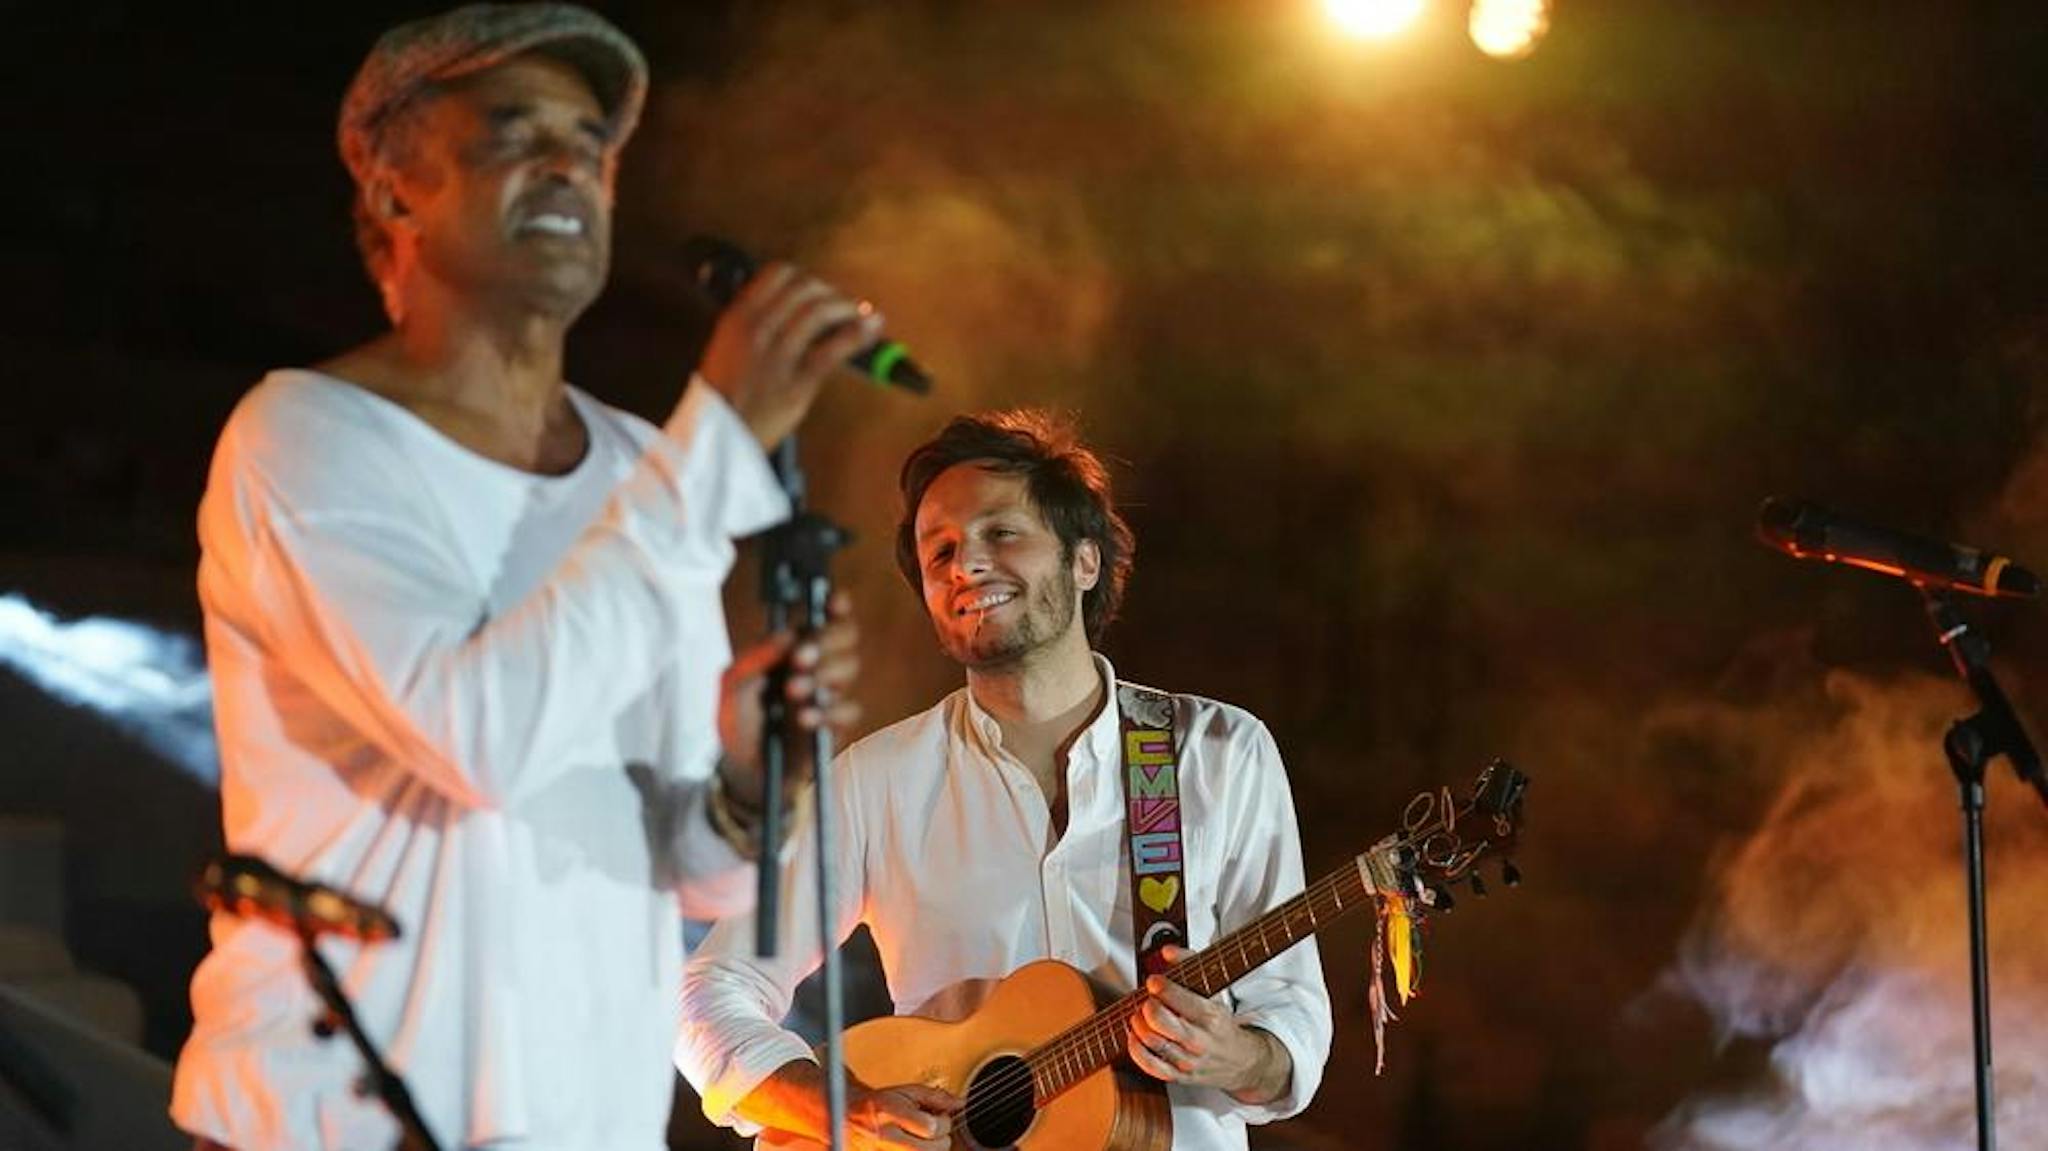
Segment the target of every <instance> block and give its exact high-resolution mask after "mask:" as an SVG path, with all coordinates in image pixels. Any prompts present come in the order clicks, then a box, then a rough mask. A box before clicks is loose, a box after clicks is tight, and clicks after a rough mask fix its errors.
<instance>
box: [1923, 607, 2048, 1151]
mask: <svg viewBox="0 0 2048 1151" xmlns="http://www.w3.org/2000/svg"><path fill="white" fill-rule="evenodd" d="M1918 586H1919V588H1920V595H1921V597H1922V598H1923V599H1924V600H1925V601H1926V603H1927V615H1928V618H1929V619H1930V620H1931V621H1932V622H1933V624H1934V633H1935V638H1936V639H1937V640H1938V641H1939V642H1940V643H1941V645H1942V647H1944V648H1946V649H1947V650H1948V654H1949V659H1950V661H1951V662H1953V663H1954V664H1955V669H1956V674H1957V675H1958V676H1960V677H1961V678H1962V680H1963V682H1964V683H1966V684H1968V685H1969V687H1970V690H1971V691H1972V692H1973V693H1975V695H1976V697H1977V702H1978V705H1979V708H1978V711H1977V714H1975V715H1972V716H1970V717H1968V718H1967V719H1960V720H1957V721H1956V722H1955V723H1954V724H1953V725H1951V726H1950V727H1949V729H1948V734H1947V735H1946V736H1945V737H1944V738H1943V739H1942V744H1941V746H1942V750H1943V751H1945V752H1946V753H1947V754H1948V764H1949V770H1950V771H1952V772H1954V773H1955V777H1956V786H1957V788H1958V789H1960V792H1961V798H1962V810H1963V852H1964V857H1965V858H1964V866H1965V869H1966V871H1967V883H1968V888H1969V897H1970V1007H1971V1025H1972V1029H1973V1030H1972V1033H1973V1036H1974V1038H1975V1041H1976V1087H1977V1147H1978V1151H1994V1148H1995V1147H1996V1146H1997V1133H1996V1130H1995V1125H1996V1121H1995V1107H1996V1101H1995V1098H1994V1094H1993V1080H1992V1065H1991V967H1990V959H1989V944H1988V942H1987V931H1986V927H1985V911H1984V769H1985V767H1986V766H1987V765H1988V764H1989V763H1990V762H1991V761H1992V760H1993V759H1996V758H1997V757H1999V756H2001V755H2003V756H2005V757H2006V758H2007V759H2009V760H2010V761H2011V762H2012V765H2013V770H2014V771H2015V772H2017V773H2018V774H2019V776H2020V778H2022V779H2024V780H2026V781H2027V782H2028V783H2031V784H2033V785H2034V789H2035V791H2036V792H2038V793H2039V794H2040V796H2041V800H2042V802H2043V803H2048V775H2044V774H2043V772H2042V769H2041V756H2040V754H2039V753H2038V752H2037V751H2035V749H2034V745H2033V742H2032V741H2031V740H2029V739H2028V738H2027V732H2026V729H2025V728H2024V727H2022V726H2021V725H2020V722H2019V717H2018V716H2017V715H2015V714H2014V713H2013V710H2012V704H2011V703H2010V702H2009V701H2008V700H2007V699H2006V695H2005V692H2004V691H2003V690H2002V689H2001V688H2000V687H1999V686H1998V680H1997V679H1996V678H1995V677H1994V676H1993V675H1992V674H1991V664H1990V661H1991V641H1990V640H1988V639H1986V638H1985V637H1984V634H1983V633H1982V632H1979V631H1976V630H1973V629H1972V628H1971V627H1970V625H1969V623H1968V622H1967V621H1965V620H1964V619H1963V616H1962V613H1961V612H1960V611H1958V610H1957V608H1956V604H1955V599H1954V597H1953V596H1952V595H1950V594H1949V592H1948V591H1946V590H1944V589H1941V588H1935V587H1929V586H1928V585H1926V584H1920V585H1918Z"/></svg>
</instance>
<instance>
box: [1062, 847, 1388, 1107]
mask: <svg viewBox="0 0 2048 1151" xmlns="http://www.w3.org/2000/svg"><path fill="white" fill-rule="evenodd" d="M1365 859H1366V856H1363V855H1361V856H1359V857H1358V858H1356V859H1354V860H1352V861H1351V862H1350V863H1348V864H1346V865H1344V866H1343V867H1340V868H1338V869H1337V870H1335V871H1333V872H1331V873H1330V874H1328V875H1325V876H1324V877H1322V878H1321V879H1319V880H1317V881H1316V882H1314V883H1312V884H1310V885H1309V887H1308V889H1307V890H1305V891H1303V892H1302V893H1301V894H1300V895H1297V896H1295V897H1294V898H1293V899H1290V900H1288V901H1287V902H1285V903H1283V904H1281V905H1280V906H1278V907H1275V908H1274V909H1273V910H1271V911H1268V912H1267V913H1265V914H1264V915H1261V916H1259V917H1258V918H1257V919H1254V920H1252V921H1251V922H1250V923H1247V924H1245V925H1244V926H1243V927H1240V928H1238V929H1237V930H1235V931H1232V932H1230V933H1229V934H1228V935H1225V936H1224V937H1223V938H1221V939H1218V940H1216V941H1215V942H1214V943H1212V944H1210V945H1209V946H1208V948H1207V949H1205V950H1203V951H1202V952H1201V953H1199V954H1197V955H1190V956H1188V957H1187V958H1186V959H1183V960H1181V961H1180V962H1179V963H1177V964H1175V965H1174V966H1173V967H1171V968H1170V969H1168V970H1167V972H1166V977H1167V978H1168V979H1170V980H1172V981H1173V982H1175V983H1178V984H1180V985H1181V986H1183V987H1186V988H1188V989H1189V990H1191V991H1193V992H1194V993H1195V994H1197V995H1201V996H1204V997H1206V996H1210V995H1214V994H1216V993H1217V992H1219V991H1222V990H1223V989H1224V988H1226V987H1229V986H1230V985H1231V984H1233V983H1236V982H1237V981H1238V980H1239V979H1242V978H1244V977H1245V975H1247V974H1248V973H1250V972H1251V971H1253V970H1255V969H1257V968H1258V967H1259V966H1260V965H1262V964H1264V963H1265V962H1266V961H1267V960H1269V959H1271V958H1273V957H1274V956H1275V955H1278V954H1280V953H1281V952H1283V951H1285V950H1287V949H1288V948H1290V947H1292V946H1294V945H1295V944H1297V943H1299V942H1301V941H1302V940H1304V939H1307V938H1308V937H1309V936H1311V935H1314V934H1315V933H1316V932H1317V931H1318V930H1320V929H1321V928H1322V927H1323V926H1324V925H1326V924H1328V923H1330V922H1332V921H1334V920H1336V919H1339V918H1341V917H1343V916H1345V915H1348V914H1350V913H1351V912H1353V911H1356V910H1358V909H1359V908H1361V907H1366V906H1369V905H1370V904H1371V903H1372V902H1373V897H1372V891H1371V889H1370V888H1368V887H1367V885H1366V881H1365V874H1364V872H1363V871H1362V870H1361V868H1362V867H1364V866H1365V862H1364V861H1365ZM1144 1002H1145V991H1144V989H1143V988H1142V987H1141V988H1139V989H1138V990H1136V991H1133V992H1131V993H1130V994H1129V995H1126V996H1124V997H1123V998H1122V999H1119V1000H1117V1001H1116V1002H1115V1003H1112V1004H1110V1005H1109V1006H1107V1007H1105V1008H1103V1009H1102V1010H1101V1011H1098V1012H1096V1013H1095V1014H1094V1015H1092V1016H1089V1017H1088V1018H1087V1019H1086V1020H1083V1021H1082V1022H1080V1023H1078V1024H1076V1025H1074V1026H1073V1027H1070V1028H1068V1029H1067V1030H1066V1031H1063V1032H1061V1033H1060V1034H1059V1035H1057V1036H1055V1037H1054V1038H1052V1039H1051V1040H1049V1041H1048V1042H1046V1043H1045V1044H1043V1045H1042V1046H1040V1047H1039V1048H1037V1049H1036V1050H1034V1051H1032V1052H1031V1053H1030V1054H1029V1055H1026V1056H1025V1057H1024V1059H1025V1062H1026V1063H1028V1064H1029V1065H1030V1067H1031V1079H1032V1088H1033V1094H1034V1095H1035V1096H1036V1098H1037V1101H1038V1102H1039V1103H1040V1104H1043V1103H1045V1102H1046V1101H1048V1100H1050V1099H1052V1098H1054V1097H1055V1096H1057V1095H1059V1094H1060V1093H1062V1092H1064V1091H1065V1090H1067V1089H1068V1088H1069V1087H1072V1086H1073V1085H1074V1084H1076V1083H1079V1082H1080V1081H1081V1080H1083V1079H1086V1078H1087V1077H1088V1076H1090V1075H1092V1074H1094V1073H1095V1072H1097V1071H1099V1070H1101V1069H1102V1068H1103V1067H1106V1066H1108V1065H1109V1063H1110V1062H1111V1061H1113V1060H1114V1059H1116V1057H1117V1056H1119V1055H1122V1054H1123V1053H1124V1036H1125V1035H1126V1033H1127V1032H1128V1029H1129V1024H1130V1019H1131V1016H1133V1015H1135V1014H1137V1012H1138V1008H1139V1007H1140V1006H1142V1005H1143V1004H1144Z"/></svg>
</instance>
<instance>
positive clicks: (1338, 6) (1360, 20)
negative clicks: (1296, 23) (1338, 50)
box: [1323, 0, 1428, 40]
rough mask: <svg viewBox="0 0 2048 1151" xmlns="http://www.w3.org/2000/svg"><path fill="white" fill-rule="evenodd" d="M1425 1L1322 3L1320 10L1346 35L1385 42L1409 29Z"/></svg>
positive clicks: (1329, 0) (1341, 0) (1332, 0)
mask: <svg viewBox="0 0 2048 1151" xmlns="http://www.w3.org/2000/svg"><path fill="white" fill-rule="evenodd" d="M1427 2H1428V0H1323V11H1324V12H1326V13H1328V14H1329V17H1330V20H1331V22H1333V23H1334V24H1336V25H1337V27H1338V28H1340V29H1342V30H1343V31H1344V32H1345V34H1347V35H1350V36H1356V37H1358V38H1359V39H1361V40H1387V39H1391V38H1393V37H1395V36H1398V35H1400V34H1401V33H1402V32H1405V31H1407V30H1408V28H1409V26H1410V25H1412V24H1414V23H1415V21H1416V20H1417V19H1418V18H1420V17H1421V15H1422V9H1423V7H1424V6H1425V5H1426V4H1427Z"/></svg>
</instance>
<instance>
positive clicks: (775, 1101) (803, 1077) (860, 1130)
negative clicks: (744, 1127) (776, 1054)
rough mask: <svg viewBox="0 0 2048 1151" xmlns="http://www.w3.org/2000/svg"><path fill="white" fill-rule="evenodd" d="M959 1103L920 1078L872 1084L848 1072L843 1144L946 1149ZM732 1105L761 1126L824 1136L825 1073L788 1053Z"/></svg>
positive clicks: (858, 1150)
mask: <svg viewBox="0 0 2048 1151" xmlns="http://www.w3.org/2000/svg"><path fill="white" fill-rule="evenodd" d="M960 1107H961V1100H960V1098H959V1097H958V1096H956V1095H953V1094H951V1093H950V1092H946V1091H941V1090H939V1089H938V1088H936V1087H926V1086H925V1085H924V1084H922V1083H904V1084H899V1085H897V1086H894V1087H879V1088H877V1087H868V1086H865V1085H863V1084H861V1083H859V1082H857V1081H855V1080H853V1079H852V1078H849V1079H848V1080H847V1083H846V1146H847V1147H849V1148H851V1149H852V1151H873V1149H879V1148H900V1147H914V1148H917V1149H918V1151H946V1148H948V1147H950V1146H951V1145H952V1137H953V1115H954V1114H955V1113H956V1112H958V1111H959V1110H960ZM733 1110H734V1111H736V1112H738V1113H739V1115H740V1116H741V1117H742V1118H744V1119H747V1120H748V1121H750V1122H754V1123H759V1124H761V1125H762V1126H763V1127H772V1128H774V1129H776V1130H778V1131H787V1132H789V1133H791V1134H793V1135H802V1136H805V1137H807V1138H811V1139H815V1140H817V1141H818V1142H820V1143H823V1142H826V1141H827V1135H826V1128H827V1127H828V1126H829V1116H828V1115H827V1114H826V1112H827V1110H828V1108H827V1106H826V1103H825V1073H824V1071H823V1069H821V1068H820V1067H819V1066H818V1065H817V1064H816V1063H813V1062H811V1061H810V1060H808V1059H792V1060H790V1061H789V1062H788V1063H785V1064H783V1065H782V1066H780V1067H778V1068H776V1069H775V1073H774V1074H772V1075H770V1076H769V1077H768V1078H766V1079H764V1080H762V1081H761V1085H760V1086H759V1087H756V1088H754V1089H753V1090H752V1091H750V1092H748V1093H747V1097H746V1098H744V1099H742V1100H740V1101H739V1105H738V1106H736V1107H734V1108H733Z"/></svg>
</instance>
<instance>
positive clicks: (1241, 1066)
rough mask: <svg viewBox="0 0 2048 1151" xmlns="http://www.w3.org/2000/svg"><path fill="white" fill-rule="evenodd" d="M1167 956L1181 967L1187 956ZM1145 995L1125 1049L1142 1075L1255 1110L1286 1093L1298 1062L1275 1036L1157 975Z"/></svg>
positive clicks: (1174, 950)
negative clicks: (1214, 1093) (1205, 1090)
mask: <svg viewBox="0 0 2048 1151" xmlns="http://www.w3.org/2000/svg"><path fill="white" fill-rule="evenodd" d="M1165 955H1166V961H1167V962H1168V963H1178V962H1180V961H1181V960H1182V959H1183V958H1185V957H1186V955H1187V951H1186V950H1185V949H1183V948H1179V947H1174V946H1172V945H1168V946H1167V948H1166V952H1165ZM1145 991H1146V993H1147V996H1148V997H1147V998H1146V1000H1145V1004H1144V1006H1142V1007H1140V1008H1139V1009H1138V1013H1137V1014H1136V1015H1133V1016H1132V1017H1131V1031H1130V1036H1129V1037H1128V1038H1127V1039H1126V1040H1125V1043H1124V1045H1125V1046H1126V1047H1127V1048H1129V1050H1130V1055H1131V1061H1132V1062H1133V1063H1136V1064H1137V1065H1138V1069H1139V1070H1141V1071H1143V1072H1144V1073H1145V1074H1147V1075H1150V1076H1152V1077H1153V1078H1154V1079H1158V1080H1160V1081H1162V1082H1165V1083H1187V1084H1190V1085H1192V1086H1196V1087H1214V1088H1217V1089H1219V1090H1221V1091H1224V1092H1227V1093H1228V1094H1229V1095H1230V1096H1231V1097H1232V1098H1234V1099H1236V1100H1237V1101H1238V1102H1240V1103H1249V1104H1252V1105H1254V1106H1256V1105H1258V1104H1261V1103H1270V1102H1272V1101H1273V1100H1275V1099H1278V1098H1280V1097H1281V1096H1282V1095H1285V1094H1286V1093H1287V1088H1288V1085H1289V1084H1290V1083H1291V1082H1292V1081H1293V1078H1294V1059H1293V1057H1292V1056H1290V1055H1289V1054H1288V1053H1287V1048H1286V1047H1284V1046H1282V1045H1281V1043H1280V1041H1279V1040H1278V1039H1275V1038H1273V1036H1272V1035H1271V1033H1269V1032H1266V1031H1262V1030H1260V1029H1259V1028H1256V1027H1246V1026H1244V1025H1243V1024H1241V1023H1239V1022H1238V1021H1237V1017H1236V1016H1234V1015H1232V1014H1231V1012H1230V1008H1228V1007H1226V1006H1224V1005H1223V1004H1221V1003H1219V1002H1217V1001H1216V1000H1213V999H1204V998H1202V997H1201V996H1199V995H1196V994H1195V993H1194V992H1192V991H1190V990H1188V989H1187V988H1185V987H1182V986H1181V985H1180V984H1178V983H1171V982H1168V981H1167V980H1165V979H1163V978H1161V977H1159V976H1157V975H1154V976H1152V977H1151V978H1149V979H1147V980H1146V981H1145Z"/></svg>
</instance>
